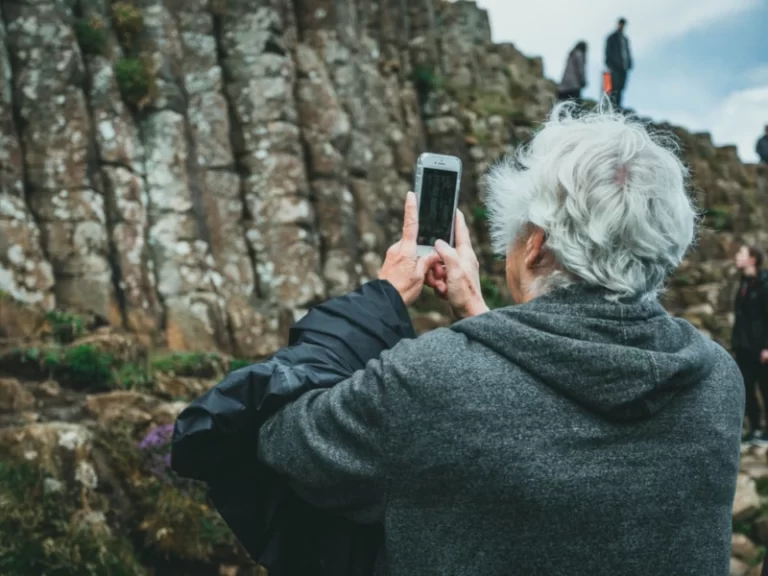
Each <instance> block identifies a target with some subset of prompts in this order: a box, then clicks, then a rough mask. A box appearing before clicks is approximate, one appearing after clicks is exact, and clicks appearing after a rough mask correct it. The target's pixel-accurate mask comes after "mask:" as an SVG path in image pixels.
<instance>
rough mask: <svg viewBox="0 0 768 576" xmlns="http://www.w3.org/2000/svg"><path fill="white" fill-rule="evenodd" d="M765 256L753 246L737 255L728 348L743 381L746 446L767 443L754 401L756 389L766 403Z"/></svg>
mask: <svg viewBox="0 0 768 576" xmlns="http://www.w3.org/2000/svg"><path fill="white" fill-rule="evenodd" d="M764 261H765V256H764V253H763V252H762V250H760V249H759V248H757V247H756V246H742V247H741V249H740V250H739V251H738V252H737V253H736V258H735V262H736V268H737V269H738V270H739V272H740V273H741V282H740V283H739V290H738V292H737V293H736V302H735V306H734V311H735V321H734V324H733V336H732V339H731V347H732V348H733V351H734V353H735V355H736V363H737V364H738V365H739V369H740V370H741V373H742V375H743V377H744V387H745V391H746V406H745V408H746V410H745V412H746V416H747V418H748V419H749V432H748V433H747V435H746V436H745V437H744V441H745V442H750V443H752V442H760V443H763V442H766V441H768V432H766V431H765V429H763V427H762V414H761V410H760V405H759V404H758V401H757V386H756V385H759V387H760V394H761V396H762V397H763V404H764V405H765V404H767V403H768V271H765V270H762V266H763V263H764Z"/></svg>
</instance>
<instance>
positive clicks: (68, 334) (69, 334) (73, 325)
mask: <svg viewBox="0 0 768 576" xmlns="http://www.w3.org/2000/svg"><path fill="white" fill-rule="evenodd" d="M45 319H46V320H47V321H48V324H50V326H51V332H52V333H53V338H54V340H56V341H57V342H58V343H60V344H69V343H70V342H72V341H74V340H77V339H78V338H80V337H82V336H83V334H85V323H84V321H83V318H82V316H79V315H78V314H73V313H71V312H62V311H61V310H53V311H51V312H48V314H46V316H45Z"/></svg>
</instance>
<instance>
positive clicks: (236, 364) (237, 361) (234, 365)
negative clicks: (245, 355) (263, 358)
mask: <svg viewBox="0 0 768 576" xmlns="http://www.w3.org/2000/svg"><path fill="white" fill-rule="evenodd" d="M251 364H253V361H252V360H244V359H242V358H233V359H232V360H231V361H230V362H229V371H230V372H234V371H235V370H239V369H240V368H245V367H246V366H250V365H251Z"/></svg>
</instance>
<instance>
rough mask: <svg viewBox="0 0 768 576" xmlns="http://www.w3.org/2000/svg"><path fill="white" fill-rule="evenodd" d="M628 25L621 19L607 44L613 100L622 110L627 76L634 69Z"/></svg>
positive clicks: (606, 60) (606, 62)
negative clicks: (626, 30) (626, 31)
mask: <svg viewBox="0 0 768 576" xmlns="http://www.w3.org/2000/svg"><path fill="white" fill-rule="evenodd" d="M626 25H627V20H626V19H625V18H621V19H619V24H618V27H617V28H616V30H615V31H614V32H613V34H611V35H610V36H608V40H606V42H605V65H606V66H607V67H608V70H610V72H611V100H612V101H613V104H614V106H616V108H618V109H619V110H621V107H622V106H621V98H622V93H623V92H624V88H625V87H626V85H627V75H628V74H629V71H630V70H631V69H632V53H631V51H630V49H629V39H628V38H627V37H626V35H625V34H624V28H625V27H626Z"/></svg>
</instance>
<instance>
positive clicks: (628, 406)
mask: <svg viewBox="0 0 768 576" xmlns="http://www.w3.org/2000/svg"><path fill="white" fill-rule="evenodd" d="M743 413H744V391H743V382H742V379H741V375H740V373H739V371H738V369H737V367H736V365H735V363H734V361H733V360H732V359H731V357H730V356H729V355H728V353H726V351H725V350H723V349H722V348H721V347H720V346H718V345H717V344H715V343H713V342H712V341H710V340H708V339H706V338H705V337H703V336H702V335H701V334H700V333H699V332H698V331H697V330H696V329H695V328H694V327H693V326H691V325H690V324H689V323H687V322H685V321H683V320H678V319H674V318H672V317H670V316H669V315H668V314H667V312H666V311H665V310H664V309H663V308H662V307H661V305H660V304H659V303H658V302H656V301H652V302H640V301H634V302H630V303H626V304H616V303H611V302H608V301H606V300H605V298H604V294H603V293H601V292H599V291H594V290H589V289H585V288H580V287H576V288H569V289H561V290H558V291H555V292H553V293H552V294H549V295H546V296H542V297H539V298H537V299H535V300H533V301H532V302H529V303H527V304H524V305H520V306H514V307H508V308H504V309H500V310H495V311H492V312H489V313H486V314H483V315H481V316H478V317H475V318H471V319H467V320H464V321H462V322H458V323H456V324H455V325H453V326H452V327H451V328H450V329H448V328H446V329H439V330H435V331H433V332H430V333H428V334H426V335H424V336H421V337H419V338H416V339H413V340H403V341H401V342H400V343H398V344H397V345H396V346H395V347H394V348H392V349H391V350H388V351H385V352H384V353H383V354H382V356H381V358H380V359H378V360H372V361H370V362H369V363H368V365H367V367H366V369H365V370H361V371H358V372H357V373H355V374H354V375H353V376H352V377H351V378H349V379H348V380H345V381H343V382H341V383H340V384H337V385H336V386H335V387H333V388H331V389H328V390H315V391H311V392H308V393H306V394H304V395H303V396H301V397H300V398H299V399H297V400H296V401H295V402H293V403H292V404H290V405H288V406H286V407H285V408H283V409H282V410H281V411H280V412H278V413H277V414H276V415H275V416H274V417H272V418H271V419H270V420H268V421H267V423H266V424H265V425H264V427H263V428H262V430H261V436H260V439H259V456H260V458H261V460H262V461H263V462H265V463H266V464H267V465H269V466H270V467H272V468H273V469H275V470H277V471H278V472H279V473H281V474H283V475H284V476H285V478H286V479H287V480H288V481H289V483H290V484H291V485H292V486H293V488H294V489H295V490H296V492H297V493H298V494H299V495H300V496H301V497H302V498H304V499H306V500H307V501H309V502H311V503H313V504H315V505H316V506H318V507H320V508H323V509H327V510H330V511H334V512H336V513H338V514H341V515H344V516H347V517H349V518H352V519H354V520H357V521H358V522H362V523H381V524H383V526H384V531H385V553H384V554H383V562H384V563H385V567H384V569H385V570H386V571H388V573H389V574H391V575H392V576H416V575H418V576H430V575H435V576H449V575H467V576H469V575H472V576H478V575H483V576H494V575H499V576H501V575H510V574H512V575H517V574H519V575H522V576H529V575H538V574H542V575H560V574H562V575H566V574H567V575H569V576H573V575H585V576H587V575H588V576H601V575H605V576H615V575H617V574H621V575H622V576H656V575H667V574H675V575H676V576H682V575H691V576H694V575H695V576H727V574H728V570H729V568H728V567H729V558H730V547H731V513H732V505H733V498H734V492H735V485H736V476H737V471H738V465H739V446H740V436H741V425H742V418H743Z"/></svg>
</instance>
